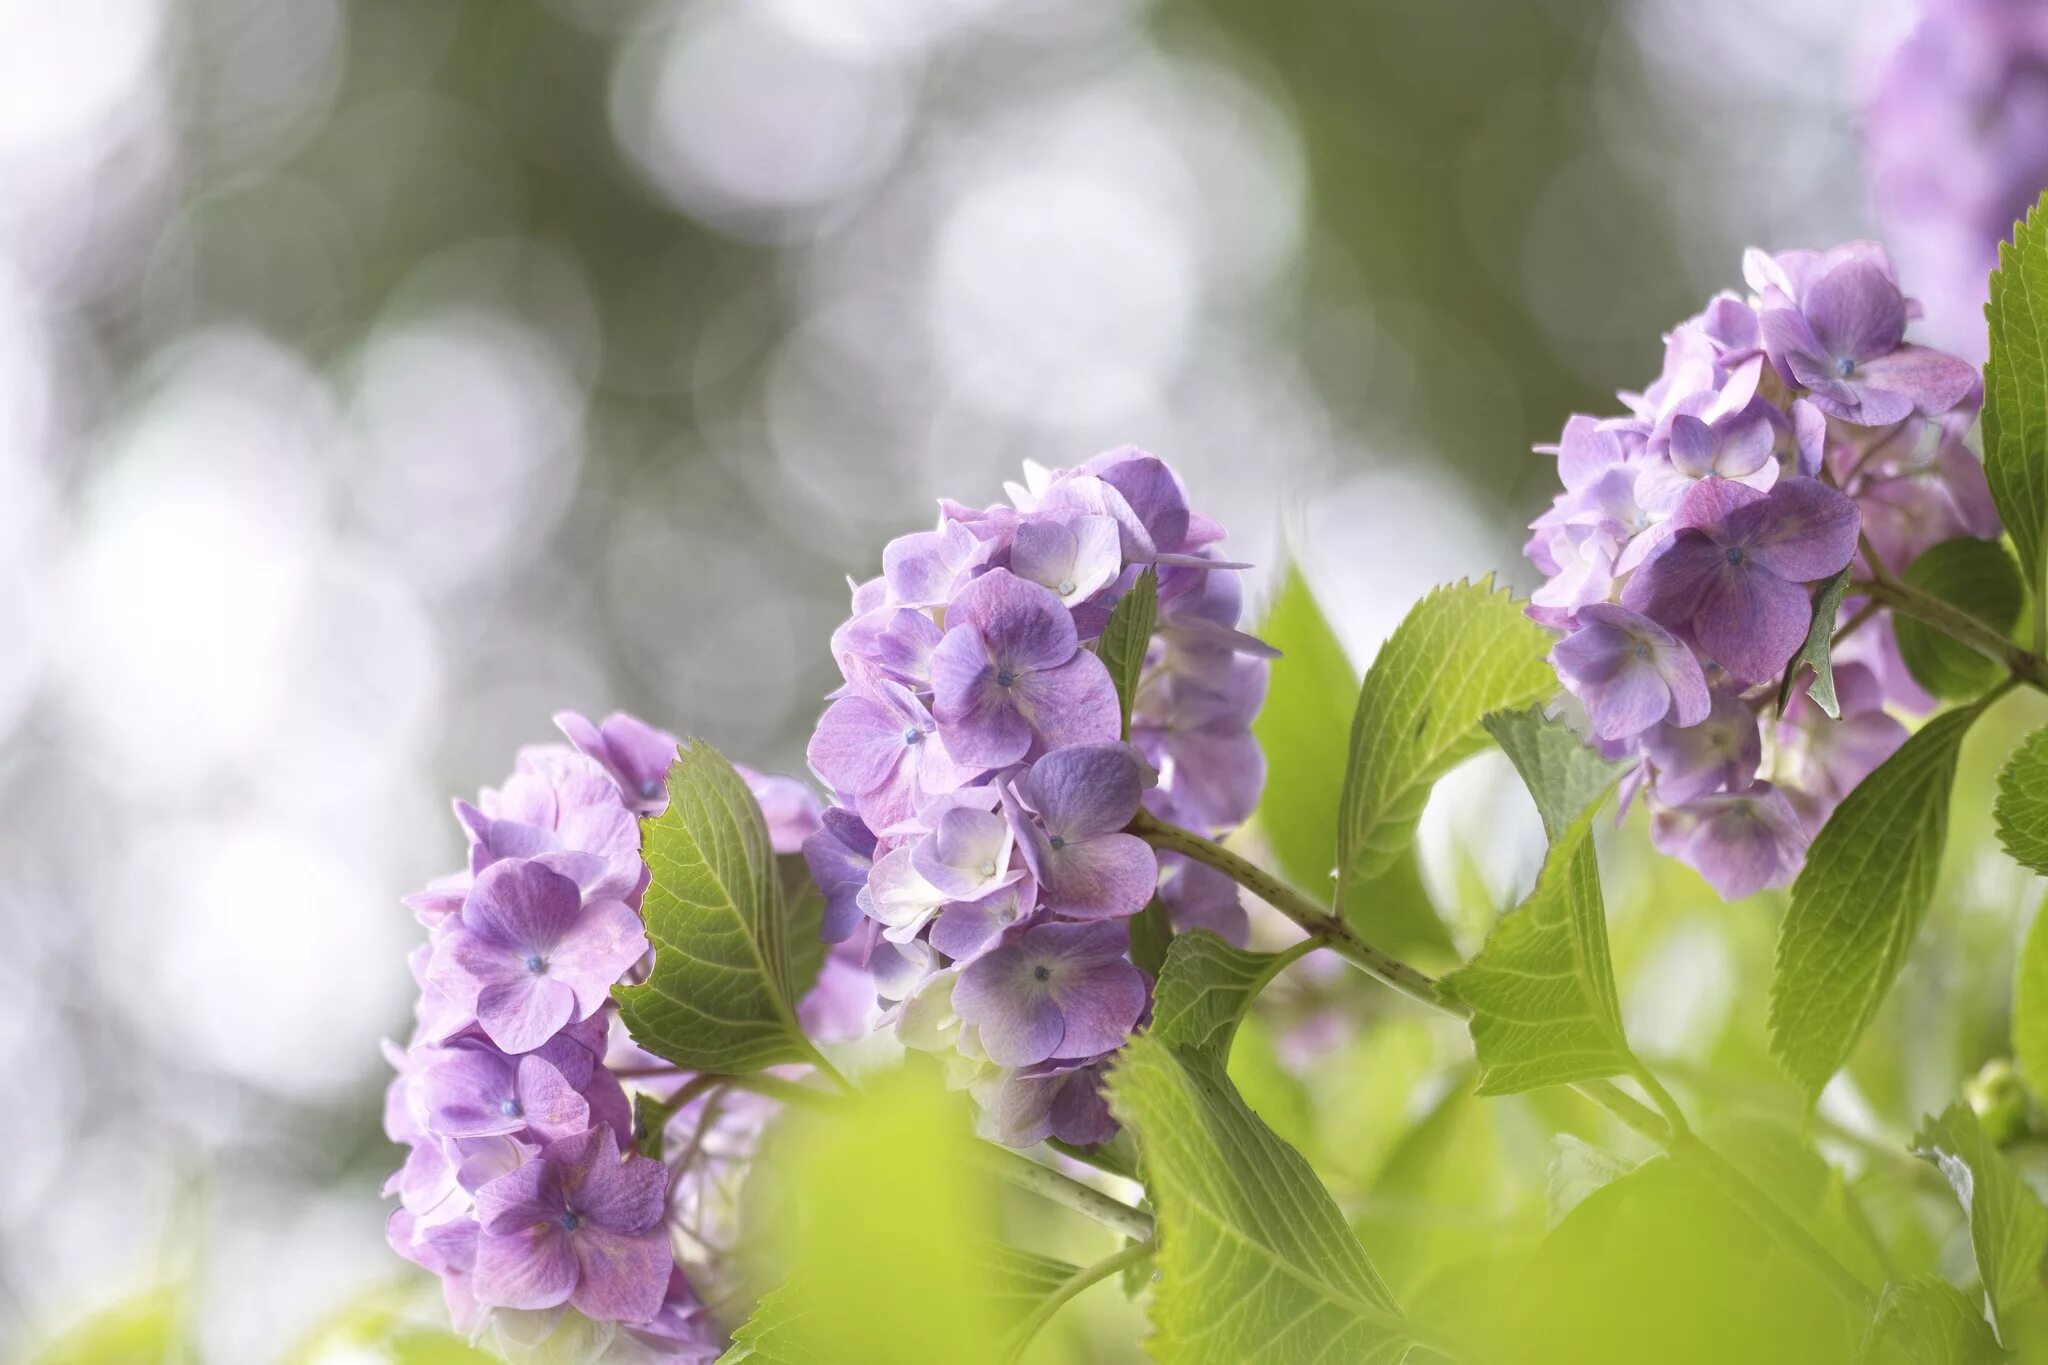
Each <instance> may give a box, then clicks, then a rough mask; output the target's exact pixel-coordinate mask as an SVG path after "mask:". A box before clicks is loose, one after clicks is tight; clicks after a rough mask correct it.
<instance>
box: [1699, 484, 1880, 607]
mask: <svg viewBox="0 0 2048 1365" xmlns="http://www.w3.org/2000/svg"><path fill="white" fill-rule="evenodd" d="M1861 524H1862V523H1861V520H1860V518H1859V517H1858V516H1857V513H1856V504H1855V503H1854V502H1853V501H1852V500H1851V499H1850V498H1849V497H1848V495H1846V494H1844V493H1842V492H1840V491H1838V490H1836V489H1833V488H1829V487H1828V486H1827V485H1826V484H1824V483H1822V482H1820V481H1819V480H1818V479H1809V478H1804V477H1799V478H1790V479H1786V480H1784V481H1782V482H1780V483H1779V484H1778V485H1777V486H1776V487H1775V488H1773V489H1771V491H1770V493H1769V494H1767V495H1766V496H1765V498H1764V499H1763V501H1761V502H1760V503H1754V504H1751V505H1749V506H1746V507H1743V508H1740V509H1738V510H1736V511H1735V512H1734V513H1732V514H1731V515H1730V517H1729V519H1728V529H1729V530H1730V532H1732V533H1733V535H1734V538H1735V539H1737V540H1738V541H1739V542H1740V543H1741V545H1742V549H1743V553H1744V554H1745V555H1746V556H1747V557H1748V558H1749V559H1750V560H1751V561H1753V562H1754V563H1755V564H1756V565H1757V566H1758V567H1760V568H1762V569H1764V570H1766V571H1768V572H1770V573H1772V574H1775V575H1776V576H1777V577H1779V578H1783V579H1787V580H1790V581H1791V582H1794V583H1811V582H1813V581H1815V580H1816V579H1822V578H1830V577H1832V576H1834V575H1835V574H1837V573H1840V572H1841V571H1842V569H1843V568H1844V567H1845V566H1846V565H1847V564H1848V563H1849V561H1850V560H1851V559H1852V558H1854V557H1855V554H1856V533H1857V530H1858V529H1859V528H1860V526H1861Z"/></svg>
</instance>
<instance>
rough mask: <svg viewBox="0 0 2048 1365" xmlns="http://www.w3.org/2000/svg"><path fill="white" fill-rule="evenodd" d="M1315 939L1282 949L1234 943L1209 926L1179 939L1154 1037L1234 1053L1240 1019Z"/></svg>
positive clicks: (1162, 976) (1160, 992)
mask: <svg viewBox="0 0 2048 1365" xmlns="http://www.w3.org/2000/svg"><path fill="white" fill-rule="evenodd" d="M1316 946H1317V943H1316V941H1315V940H1314V939H1303V940H1302V941H1301V942H1299V943H1297V944H1295V945H1294V946H1293V947H1291V948H1288V949H1287V950H1286V951H1284V952H1278V953H1254V952H1247V951H1246V950H1245V949H1243V948H1233V947H1232V946H1230V945H1229V944H1228V943H1225V942H1224V941H1223V940H1222V939H1220V938H1218V937H1217V936H1216V935H1215V934H1212V933H1210V932H1209V931H1208V930H1207V929H1194V930H1191V931H1189V932H1188V933H1185V934H1182V935H1180V936H1179V937H1177V938H1175V939H1174V941H1173V945H1172V946H1171V947H1169V948H1168V949H1167V950H1166V965H1165V966H1164V967H1163V968H1161V970H1160V973H1159V985H1158V988H1157V989H1156V990H1155V991H1154V993H1153V997H1152V1036H1153V1037H1155V1038H1157V1039H1159V1040H1160V1041H1161V1042H1164V1043H1167V1044H1168V1045H1170V1046H1173V1047H1180V1048H1187V1049H1189V1050H1191V1051H1198V1052H1207V1053H1211V1054H1213V1055H1215V1056H1217V1057H1219V1058H1220V1057H1228V1056H1229V1055H1230V1040H1231V1036H1232V1035H1233V1034H1235V1033H1236V1032H1237V1024H1238V1020H1240V1019H1242V1018H1244V1012H1245V1010H1247V1009H1248V1008H1250V1007H1251V1003H1252V1001H1253V1000H1255V999H1256V998H1257V997H1258V994H1259V992H1260V991H1262V990H1264V989H1265V988H1266V983H1267V982H1269V981H1271V980H1272V979H1273V978H1274V977H1275V976H1277V975H1278V974H1279V972H1280V969H1281V968H1282V967H1285V966H1286V965H1287V964H1288V963H1290V962H1292V961H1294V960H1295V959H1296V958H1298V957H1300V956H1301V955H1302V954H1303V953H1306V952H1308V951H1310V950H1311V949H1313V948H1315V947H1316Z"/></svg>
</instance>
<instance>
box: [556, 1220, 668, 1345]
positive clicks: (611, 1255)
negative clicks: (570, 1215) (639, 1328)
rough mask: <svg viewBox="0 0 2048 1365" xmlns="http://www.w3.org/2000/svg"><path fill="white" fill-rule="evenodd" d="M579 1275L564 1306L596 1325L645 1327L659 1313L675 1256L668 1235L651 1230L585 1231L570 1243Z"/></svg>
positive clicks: (590, 1227) (660, 1231) (576, 1234)
mask: <svg viewBox="0 0 2048 1365" xmlns="http://www.w3.org/2000/svg"><path fill="white" fill-rule="evenodd" d="M570 1241H571V1243H572V1244H573V1245H574V1247H575V1254H576V1264H577V1267H578V1269H579V1271H580V1274H579V1275H578V1277H577V1281H576V1288H575V1290H574V1292H572V1293H571V1294H570V1296H569V1302H570V1304H571V1305H572V1306H574V1307H575V1309H576V1311H578V1312H579V1313H582V1314H583V1315H584V1316H585V1317H589V1318H595V1319H597V1320H598V1321H600V1322H632V1323H640V1322H646V1321H648V1320H649V1319H650V1318H652V1317H654V1315H655V1314H657V1313H659V1312H660V1311H661V1304H662V1300H663V1299H664V1298H665V1297H666V1296H667V1294H668V1277H669V1272H670V1271H672V1270H673V1269H675V1253H674V1252H673V1251H671V1250H670V1248H669V1240H668V1233H667V1231H666V1230H664V1229H662V1228H654V1229H651V1230H649V1231H647V1232H640V1233H632V1234H627V1233H618V1232H612V1231H610V1230H608V1229H606V1228H601V1227H594V1226H584V1227H580V1228H578V1229H577V1230H576V1232H575V1233H574V1234H573V1235H572V1236H571V1238H570Z"/></svg>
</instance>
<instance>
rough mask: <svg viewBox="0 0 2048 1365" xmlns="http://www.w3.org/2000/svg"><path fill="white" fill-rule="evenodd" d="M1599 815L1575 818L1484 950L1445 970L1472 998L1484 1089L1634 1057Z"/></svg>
mask: <svg viewBox="0 0 2048 1365" xmlns="http://www.w3.org/2000/svg"><path fill="white" fill-rule="evenodd" d="M1592 821H1593V813H1592V812H1591V811H1587V812H1586V813H1585V814H1583V815H1581V816H1579V818H1578V819H1577V820H1575V821H1574V822H1573V823H1572V825H1571V827H1570V828H1569V829H1567V830H1566V831H1565V833H1564V835H1563V837H1561V838H1560V839H1558V841H1557V842H1556V843H1555V844H1553V845H1552V846H1551V849H1550V855H1549V857H1547V858H1545V859H1544V862H1543V871H1542V873H1541V874H1540V875H1539V876H1538V877H1537V879H1536V889H1535V890H1534V891H1532V892H1530V893H1529V899H1528V900H1526V901H1524V902H1522V904H1521V906H1520V908H1518V909H1516V910H1515V911H1514V912H1512V913H1511V914H1509V915H1507V916H1506V917H1504V918H1503V919H1502V920H1501V922H1500V924H1499V925H1498V926H1497V927H1496V928H1495V929H1494V931H1493V934H1492V936H1491V937H1490V938H1488V939H1487V941H1486V947H1485V948H1484V949H1483V950H1482V951H1481V952H1480V954H1479V956H1478V957H1475V958H1473V959H1472V961H1471V962H1470V963H1469V964H1467V965H1466V966H1464V967H1461V968H1460V969H1458V970H1457V971H1455V972H1453V973H1451V975H1449V976H1448V977H1445V978H1444V982H1443V984H1444V988H1445V989H1446V990H1447V991H1449V992H1450V993H1451V994H1453V995H1455V996H1457V997H1458V998H1459V999H1461V1000H1463V1001H1464V1002H1465V1003H1466V1004H1468V1005H1470V1006H1471V1007H1472V1046H1473V1049H1474V1050H1475V1051H1476V1052H1477V1053H1478V1055H1479V1093H1480V1094H1482V1095H1508V1094H1513V1093H1515V1092H1517V1091H1521V1090H1533V1089H1535V1088H1536V1087H1537V1086H1543V1085H1562V1084H1565V1083H1567V1082H1570V1081H1584V1080H1592V1079H1594V1078H1596V1077H1600V1076H1612V1075H1614V1074H1615V1073H1617V1072H1621V1071H1626V1070H1628V1069H1629V1067H1630V1065H1631V1062H1632V1060H1633V1059H1632V1058H1631V1056H1630V1053H1629V1049H1628V1039H1627V1037H1626V1036H1625V1035H1624V1034H1623V1033H1622V1027H1621V1006H1620V1003H1619V1001H1618V1000H1617V998H1616V995H1615V989H1614V967H1613V964H1612V963H1611V962H1610V961H1609V959H1608V953H1607V911H1606V908H1605V906H1604V905H1603V904H1602V902H1601V899H1600V866H1599V862H1598V860H1597V859H1596V857H1595V856H1594V852H1593V830H1592Z"/></svg>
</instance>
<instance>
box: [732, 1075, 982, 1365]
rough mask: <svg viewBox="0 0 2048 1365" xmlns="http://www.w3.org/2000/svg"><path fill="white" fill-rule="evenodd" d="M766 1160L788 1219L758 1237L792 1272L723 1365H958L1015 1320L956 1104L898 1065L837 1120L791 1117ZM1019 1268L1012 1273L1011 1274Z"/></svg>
mask: <svg viewBox="0 0 2048 1365" xmlns="http://www.w3.org/2000/svg"><path fill="white" fill-rule="evenodd" d="M783 1122H784V1124H785V1125H786V1127H785V1129H784V1131H783V1132H782V1133H781V1134H780V1135H779V1140H778V1142H777V1144H776V1145H775V1147H774V1148H773V1150H772V1151H771V1152H770V1153H769V1154H768V1155H767V1156H766V1157H765V1158H763V1160H764V1161H765V1163H766V1168H765V1171H764V1176H765V1178H766V1179H767V1180H768V1182H769V1184H770V1185H771V1186H772V1187H773V1188H774V1189H775V1190H776V1192H777V1197H778V1200H780V1201H781V1203H780V1207H781V1208H783V1209H785V1210H786V1213H785V1214H784V1215H783V1216H779V1217H774V1218H770V1219H767V1220H765V1221H764V1222H763V1223H762V1224H761V1225H759V1226H757V1227H753V1228H751V1229H750V1236H751V1237H753V1238H755V1239H758V1241H759V1242H760V1243H762V1244H764V1245H765V1250H766V1252H767V1253H768V1254H769V1256H770V1257H771V1258H772V1259H773V1260H775V1261H776V1262H779V1263H780V1265H781V1266H782V1268H783V1276H784V1278H783V1283H782V1285H781V1286H780V1287H779V1288H777V1289H776V1290H774V1291H773V1292H771V1293H769V1294H767V1295H765V1296H764V1297H763V1298H762V1299H761V1302H760V1303H759V1304H758V1305H757V1306H756V1307H755V1309H754V1313H753V1316H751V1317H750V1318H748V1319H747V1321H746V1323H745V1325H743V1326H742V1327H741V1328H740V1329H739V1331H737V1332H735V1333H734V1334H733V1347H732V1349H731V1350H730V1351H728V1352H726V1354H725V1355H724V1356H723V1357H721V1365H734V1363H735V1362H740V1361H746V1362H749V1363H750V1365H957V1362H959V1361H960V1360H962V1359H964V1358H987V1357H983V1356H976V1355H975V1353H974V1352H973V1351H967V1352H965V1353H964V1354H963V1350H962V1347H963V1343H970V1344H974V1345H986V1344H988V1343H992V1342H995V1341H998V1340H999V1339H1000V1338H1001V1336H1002V1333H1003V1330H1004V1327H1005V1325H1006V1323H1008V1322H1009V1321H1010V1319H1008V1318H1007V1317H1006V1316H1005V1314H1004V1313H1003V1312H1002V1310H1001V1308H1000V1307H999V1299H1000V1295H999V1294H992V1293H991V1292H990V1285H989V1283H988V1280H987V1276H988V1273H989V1263H990V1258H989V1253H988V1229H989V1228H991V1227H993V1226H995V1222H996V1213H997V1206H996V1199H995V1191H994V1189H993V1188H991V1186H990V1184H989V1182H988V1180H987V1179H985V1178H984V1177H982V1176H981V1175H980V1174H979V1173H978V1172H977V1171H976V1170H975V1169H974V1167H973V1165H972V1164H971V1156H970V1154H971V1151H972V1142H973V1139H972V1138H971V1137H970V1136H969V1135H968V1118H967V1115H966V1114H965V1112H963V1110H962V1107H961V1106H960V1105H959V1103H958V1102H957V1097H955V1096H952V1095H948V1094H946V1093H944V1092H943V1091H941V1090H940V1089H939V1087H938V1086H937V1084H936V1082H935V1081H933V1080H932V1079H931V1078H929V1077H926V1076H924V1075H921V1074H920V1073H919V1072H918V1071H917V1070H915V1069H912V1068H899V1069H897V1070H895V1071H893V1072H886V1073H883V1074H881V1075H878V1076H872V1077H869V1078H867V1079H866V1080H865V1083H864V1084H863V1085H862V1087H861V1090H860V1092H859V1093H858V1094H857V1095H854V1096H852V1097H850V1098H849V1099H847V1100H846V1101H845V1102H844V1103H842V1104H838V1105H834V1106H833V1112H830V1113H825V1112H812V1111H809V1110H804V1111H798V1110H795V1109H792V1110H789V1111H786V1112H785V1114H784V1118H783ZM1012 1268H1013V1269H1014V1268H1015V1267H1014V1263H1013V1264H1012Z"/></svg>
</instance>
